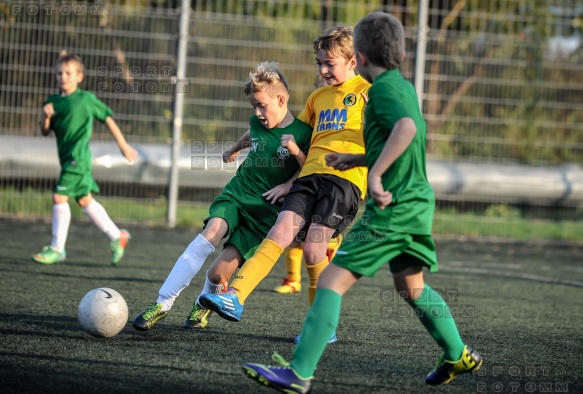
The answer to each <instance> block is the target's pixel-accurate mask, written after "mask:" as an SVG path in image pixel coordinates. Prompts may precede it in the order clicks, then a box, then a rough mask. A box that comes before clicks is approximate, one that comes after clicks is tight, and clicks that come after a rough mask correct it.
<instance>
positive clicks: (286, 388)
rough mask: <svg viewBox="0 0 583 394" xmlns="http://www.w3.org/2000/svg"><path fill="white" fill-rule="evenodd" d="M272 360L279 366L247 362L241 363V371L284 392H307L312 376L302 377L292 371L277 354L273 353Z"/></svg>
mask: <svg viewBox="0 0 583 394" xmlns="http://www.w3.org/2000/svg"><path fill="white" fill-rule="evenodd" d="M271 358H272V359H273V361H275V362H277V363H279V364H280V366H277V367H273V366H269V365H262V364H253V363H247V364H245V365H243V371H244V372H245V373H246V374H247V375H248V376H249V377H250V378H252V379H255V380H257V381H258V382H259V383H262V384H264V385H266V386H270V387H273V388H275V389H277V390H279V391H282V392H284V393H290V394H291V393H309V392H310V389H311V386H312V379H313V377H310V378H307V379H304V378H302V377H300V376H298V374H297V373H296V371H294V370H293V369H292V368H291V367H290V365H289V363H288V362H287V361H285V360H284V359H283V357H281V356H280V355H279V354H277V353H273V356H271Z"/></svg>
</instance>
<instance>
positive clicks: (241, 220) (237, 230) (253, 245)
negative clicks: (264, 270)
mask: <svg viewBox="0 0 583 394" xmlns="http://www.w3.org/2000/svg"><path fill="white" fill-rule="evenodd" d="M246 198H247V200H246V201H247V202H250V201H249V196H247V197H246ZM258 198H261V199H262V197H261V196H259V197H258ZM257 204H267V205H270V206H269V207H267V206H266V207H265V210H264V212H265V214H264V215H262V217H259V216H258V215H251V213H250V211H256V209H257ZM250 205H252V207H253V208H252V209H251V208H250V207H246V204H244V203H242V202H241V201H239V200H238V199H236V198H235V197H233V196H232V195H230V194H226V193H222V194H219V195H218V196H217V197H216V198H215V199H214V200H213V203H212V204H211V206H210V208H209V216H208V217H207V218H206V219H205V220H204V224H205V226H206V224H207V223H208V221H209V220H211V219H212V218H221V219H224V220H225V221H226V222H227V225H228V226H229V230H228V231H227V234H226V235H225V237H228V240H227V242H225V245H229V244H230V245H233V246H234V247H236V248H237V250H239V252H241V255H243V258H244V259H245V260H247V259H249V258H250V257H251V256H253V254H254V253H255V250H257V247H259V245H260V244H261V242H263V240H264V239H265V237H266V236H267V233H268V232H269V230H271V227H273V225H274V224H275V221H276V220H277V210H275V209H273V206H271V204H269V203H268V202H267V201H265V200H263V199H262V200H259V199H256V201H255V203H253V204H250Z"/></svg>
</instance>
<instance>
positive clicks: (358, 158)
mask: <svg viewBox="0 0 583 394" xmlns="http://www.w3.org/2000/svg"><path fill="white" fill-rule="evenodd" d="M326 164H328V165H329V166H330V167H332V168H334V169H336V170H340V171H346V170H349V169H351V168H354V167H364V166H366V159H365V155H364V153H359V154H356V153H330V154H327V155H326Z"/></svg>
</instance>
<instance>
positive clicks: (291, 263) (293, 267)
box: [285, 244, 304, 282]
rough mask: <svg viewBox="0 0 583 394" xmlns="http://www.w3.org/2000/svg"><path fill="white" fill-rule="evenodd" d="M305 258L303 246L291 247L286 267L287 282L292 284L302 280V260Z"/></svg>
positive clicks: (287, 254)
mask: <svg viewBox="0 0 583 394" xmlns="http://www.w3.org/2000/svg"><path fill="white" fill-rule="evenodd" d="M303 257H304V248H303V244H300V245H299V246H298V247H295V248H292V247H289V248H287V250H286V256H285V267H286V272H287V280H289V281H290V282H300V281H301V280H302V258H303Z"/></svg>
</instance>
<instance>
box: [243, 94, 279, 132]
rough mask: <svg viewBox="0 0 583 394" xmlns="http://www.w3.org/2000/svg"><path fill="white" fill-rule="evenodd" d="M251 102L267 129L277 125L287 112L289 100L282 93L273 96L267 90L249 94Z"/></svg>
mask: <svg viewBox="0 0 583 394" xmlns="http://www.w3.org/2000/svg"><path fill="white" fill-rule="evenodd" d="M249 102H250V103H251V106H252V107H253V109H254V110H255V115H257V116H258V117H259V119H261V122H263V126H264V127H265V128H266V129H273V128H274V127H277V126H278V125H279V124H280V123H281V121H282V120H283V118H284V117H285V115H286V114H287V102H286V99H285V97H284V96H282V95H281V94H278V95H275V97H272V96H271V95H270V94H269V93H267V92H265V91H263V92H255V93H251V94H250V95H249Z"/></svg>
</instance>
